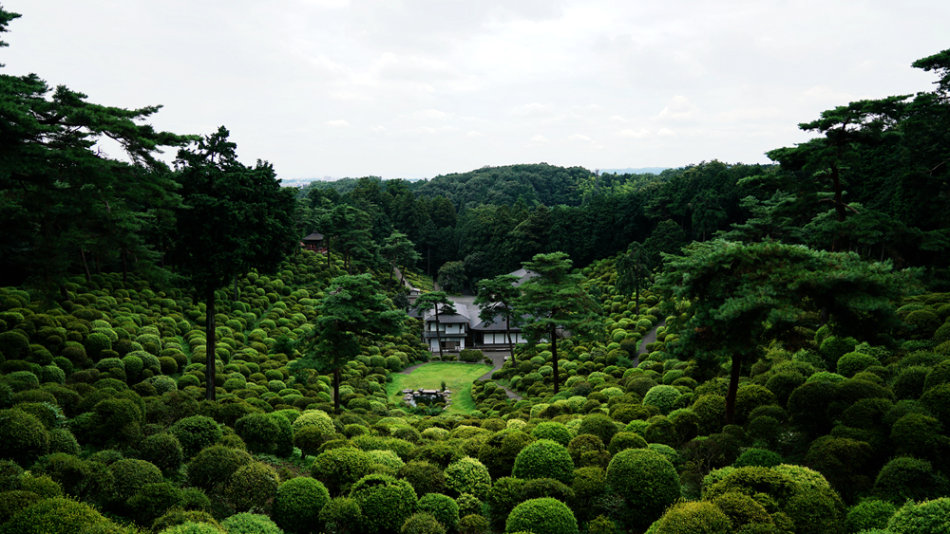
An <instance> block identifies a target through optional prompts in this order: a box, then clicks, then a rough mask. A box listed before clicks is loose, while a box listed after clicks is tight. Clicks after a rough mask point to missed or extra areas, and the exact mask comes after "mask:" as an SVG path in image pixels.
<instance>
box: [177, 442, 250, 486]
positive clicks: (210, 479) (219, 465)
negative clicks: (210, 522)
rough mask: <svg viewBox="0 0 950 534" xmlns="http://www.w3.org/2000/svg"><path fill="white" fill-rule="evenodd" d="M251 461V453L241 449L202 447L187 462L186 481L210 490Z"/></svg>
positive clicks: (220, 446)
mask: <svg viewBox="0 0 950 534" xmlns="http://www.w3.org/2000/svg"><path fill="white" fill-rule="evenodd" d="M249 463H251V455H250V454H248V453H247V451H243V450H241V449H232V448H230V447H227V446H225V445H212V446H210V447H208V448H206V449H203V450H202V451H201V452H199V453H198V454H197V455H195V457H194V458H193V459H192V460H191V462H189V463H188V469H187V473H188V483H189V484H191V485H192V486H197V487H199V488H201V489H204V490H207V491H210V490H212V489H214V487H215V486H217V485H218V484H223V483H225V482H227V480H228V479H229V478H230V477H231V475H232V474H233V473H234V472H235V471H237V470H238V468H240V467H242V466H245V465H247V464H249Z"/></svg>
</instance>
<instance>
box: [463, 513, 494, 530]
mask: <svg viewBox="0 0 950 534" xmlns="http://www.w3.org/2000/svg"><path fill="white" fill-rule="evenodd" d="M490 532H491V523H490V522H489V521H488V518H486V517H484V516H481V515H478V514H469V515H467V516H464V517H462V518H461V519H459V534H489V533H490Z"/></svg>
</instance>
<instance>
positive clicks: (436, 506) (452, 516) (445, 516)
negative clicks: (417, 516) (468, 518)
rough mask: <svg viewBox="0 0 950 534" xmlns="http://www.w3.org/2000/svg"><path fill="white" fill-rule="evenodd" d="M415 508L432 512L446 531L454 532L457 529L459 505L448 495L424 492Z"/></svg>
mask: <svg viewBox="0 0 950 534" xmlns="http://www.w3.org/2000/svg"><path fill="white" fill-rule="evenodd" d="M416 510H418V511H420V512H427V513H430V514H432V516H433V517H435V519H436V520H437V521H438V522H439V523H441V524H442V526H443V527H445V530H446V531H447V532H455V531H456V530H457V529H458V525H459V505H458V503H456V502H455V499H453V498H452V497H449V496H448V495H442V494H441V493H426V494H425V495H423V496H422V497H421V498H420V499H419V502H418V503H417V504H416Z"/></svg>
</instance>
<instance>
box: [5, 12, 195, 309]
mask: <svg viewBox="0 0 950 534" xmlns="http://www.w3.org/2000/svg"><path fill="white" fill-rule="evenodd" d="M18 16H19V15H17V14H15V13H10V12H8V11H5V10H3V9H2V8H0V33H3V32H5V31H6V27H7V25H8V24H9V22H10V21H12V20H14V19H15V18H17V17H18ZM0 43H2V42H0ZM2 44H3V45H4V46H5V45H6V43H2ZM159 109H160V106H147V107H143V108H139V109H123V108H117V107H110V106H103V105H99V104H94V103H91V102H88V101H87V100H86V95H84V94H82V93H79V92H76V91H72V90H70V89H68V88H67V87H65V86H62V85H61V86H58V87H57V88H56V89H55V90H51V89H50V87H49V86H47V85H46V83H45V82H44V81H43V80H42V79H40V78H39V77H38V76H36V75H35V74H30V75H27V76H10V75H6V74H4V75H0V284H17V283H21V282H22V281H23V280H24V279H27V278H29V279H31V281H32V282H33V283H34V284H35V285H37V286H40V287H42V288H44V289H54V288H56V287H57V286H58V287H60V290H61V291H62V286H61V283H62V281H63V279H64V277H65V276H67V275H69V274H73V273H76V272H85V273H86V275H87V277H88V276H89V274H90V273H91V271H92V270H93V269H95V270H97V271H98V270H100V269H115V270H120V269H121V270H122V271H123V272H126V271H128V270H130V269H132V268H136V269H138V270H142V271H145V270H149V269H153V270H154V268H155V267H156V266H157V259H158V256H159V252H160V247H161V243H160V242H159V241H160V240H156V239H150V236H149V233H150V231H151V230H152V229H154V228H156V227H161V226H162V222H161V220H160V219H161V216H162V215H163V214H167V213H168V211H169V210H170V209H172V208H174V207H175V206H177V205H178V203H179V198H178V196H177V195H176V194H175V191H174V183H173V182H172V181H171V180H170V173H169V171H168V168H167V166H166V165H164V164H163V163H161V162H160V161H159V160H158V159H157V158H156V155H155V154H156V152H158V151H159V148H160V147H162V146H180V145H182V144H184V143H185V142H186V141H187V140H188V139H189V138H188V137H185V136H178V135H175V134H172V133H168V132H159V131H155V129H154V128H152V127H151V126H150V125H148V124H144V123H143V121H144V120H145V119H147V118H148V117H150V116H151V115H153V114H155V113H156V112H157V111H158V110H159ZM106 139H111V140H113V141H115V142H116V143H118V145H119V147H120V150H121V151H123V152H124V156H125V158H124V160H123V159H119V158H117V157H116V158H114V157H110V156H109V155H108V154H106V153H104V152H103V151H102V150H101V147H99V146H98V143H99V142H100V141H103V140H106Z"/></svg>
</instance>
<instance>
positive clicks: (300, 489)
mask: <svg viewBox="0 0 950 534" xmlns="http://www.w3.org/2000/svg"><path fill="white" fill-rule="evenodd" d="M328 502H330V492H329V491H327V488H326V486H324V485H323V483H322V482H320V481H319V480H316V479H313V478H310V477H296V478H292V479H290V480H288V481H286V482H284V483H283V484H281V485H280V487H279V488H277V497H276V498H275V499H274V508H273V511H272V513H271V515H272V516H273V518H274V522H275V523H277V526H279V527H280V528H282V529H284V530H287V531H289V532H308V531H317V530H319V529H318V526H319V518H320V510H321V509H322V508H323V507H324V505H326V504H327V503H328Z"/></svg>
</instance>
